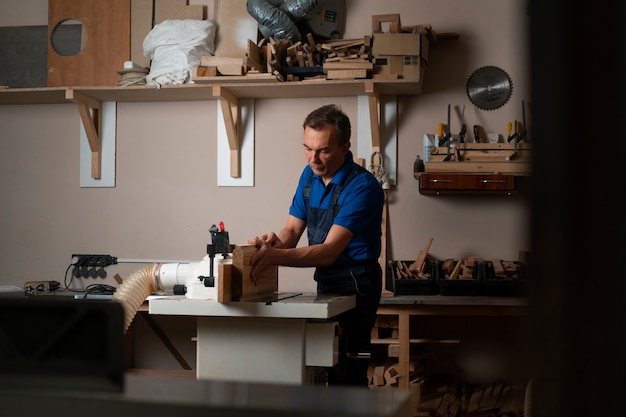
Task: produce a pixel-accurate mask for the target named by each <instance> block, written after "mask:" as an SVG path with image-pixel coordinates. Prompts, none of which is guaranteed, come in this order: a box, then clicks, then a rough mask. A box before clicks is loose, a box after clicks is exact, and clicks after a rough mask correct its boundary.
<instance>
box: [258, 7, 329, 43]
mask: <svg viewBox="0 0 626 417" xmlns="http://www.w3.org/2000/svg"><path fill="white" fill-rule="evenodd" d="M315 6H317V0H286V1H283V0H248V1H247V2H246V9H247V10H248V13H249V14H250V16H252V17H253V18H254V19H256V21H257V22H258V23H259V31H260V32H261V34H262V35H263V36H264V37H265V38H269V37H272V38H274V39H275V40H277V41H279V40H283V39H291V40H292V41H293V42H297V41H299V40H300V39H301V35H300V31H299V30H298V28H297V26H296V22H298V21H300V20H302V19H304V18H305V16H306V15H307V14H308V13H309V12H311V10H313V9H314V8H315Z"/></svg>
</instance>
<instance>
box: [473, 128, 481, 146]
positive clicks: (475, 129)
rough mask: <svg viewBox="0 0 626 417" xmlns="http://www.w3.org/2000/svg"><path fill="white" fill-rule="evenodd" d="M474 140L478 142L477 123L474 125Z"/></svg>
mask: <svg viewBox="0 0 626 417" xmlns="http://www.w3.org/2000/svg"><path fill="white" fill-rule="evenodd" d="M474 142H476V143H480V133H479V131H478V125H474Z"/></svg>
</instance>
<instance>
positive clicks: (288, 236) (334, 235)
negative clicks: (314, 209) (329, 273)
mask: <svg viewBox="0 0 626 417" xmlns="http://www.w3.org/2000/svg"><path fill="white" fill-rule="evenodd" d="M299 222H300V223H299ZM302 225H304V226H306V224H304V222H302V221H301V220H299V219H297V218H295V217H292V216H289V220H288V221H287V225H286V226H285V227H284V228H283V230H281V231H280V232H279V234H278V236H280V242H281V243H275V244H274V245H273V246H272V244H271V242H268V241H267V240H266V242H265V244H261V245H259V243H260V242H259V243H257V246H258V247H259V250H258V251H257V252H256V253H255V254H254V256H253V257H252V259H251V264H252V269H251V271H250V276H251V278H252V280H253V281H254V280H255V279H256V278H257V277H258V276H259V274H260V273H261V272H262V271H263V269H265V268H266V267H268V266H272V265H283V266H295V267H313V266H325V265H331V264H332V263H333V262H334V261H335V259H337V257H338V256H339V254H341V252H342V251H343V250H344V249H345V248H346V246H348V243H350V240H351V239H352V237H353V234H352V232H350V231H349V230H348V229H346V228H344V227H342V226H338V225H333V226H332V227H331V228H330V231H329V232H328V235H327V236H326V239H325V240H324V242H323V243H320V244H317V245H311V246H303V247H299V248H296V247H294V246H295V244H297V241H298V240H299V236H301V235H302V232H303V231H304V227H302V228H300V227H301V226H302ZM298 231H300V232H299V234H298V233H297V232H298ZM294 232H295V235H297V236H298V239H296V241H295V243H293V238H294ZM267 236H268V240H272V237H271V234H270V235H267ZM283 238H284V240H283ZM277 240H278V237H277ZM287 243H293V245H292V246H288V245H287Z"/></svg>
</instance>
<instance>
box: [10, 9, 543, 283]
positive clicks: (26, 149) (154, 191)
mask: <svg viewBox="0 0 626 417" xmlns="http://www.w3.org/2000/svg"><path fill="white" fill-rule="evenodd" d="M8 3H10V4H8ZM192 3H195V4H201V3H202V2H199V1H195V2H192ZM207 4H208V2H207ZM346 4H347V14H348V22H347V24H346V32H345V37H346V38H348V37H362V36H363V35H366V34H370V32H371V15H373V14H383V13H396V12H397V13H400V14H401V18H402V23H403V24H404V25H414V24H421V23H430V24H432V26H433V28H434V29H435V31H436V32H438V33H444V32H457V33H460V34H461V38H460V39H459V40H457V41H441V42H439V43H437V44H435V45H433V46H432V47H431V53H430V64H429V66H428V67H427V69H426V77H425V82H424V93H423V94H422V95H420V96H416V97H410V96H403V97H399V98H398V167H399V168H398V185H397V187H395V188H394V189H393V190H391V192H390V207H389V221H390V225H389V238H390V243H389V257H390V258H391V259H412V258H414V257H415V256H417V253H418V251H419V249H420V248H421V247H423V245H424V244H425V242H426V240H427V239H428V238H429V237H433V238H434V243H433V246H432V247H431V253H432V254H433V255H434V256H436V257H439V258H447V257H455V258H459V257H465V256H482V257H486V258H491V257H500V258H505V259H515V258H516V257H517V253H518V250H527V249H529V243H528V240H529V238H528V210H527V207H526V202H525V200H524V199H523V198H522V197H520V196H514V197H500V196H498V197H486V196H480V197H459V196H455V197H450V196H448V197H427V196H422V195H420V194H419V193H418V191H417V187H418V183H417V181H416V180H414V179H413V176H412V167H413V160H414V159H415V156H416V155H417V154H422V137H423V135H424V134H425V133H433V132H434V131H435V129H436V126H437V123H439V122H445V117H446V107H447V105H448V104H451V105H452V106H460V107H463V106H465V118H466V120H467V123H468V125H472V124H479V125H481V126H484V127H485V129H486V130H488V131H492V132H499V133H501V134H505V133H506V132H505V126H506V123H507V122H508V121H512V120H515V119H518V120H519V119H521V102H522V100H526V102H527V103H530V102H531V100H530V97H529V96H528V93H527V92H528V90H529V79H528V78H529V77H528V71H527V67H526V65H527V60H526V50H525V49H526V43H525V40H526V39H525V24H526V23H527V16H526V14H525V11H524V7H525V1H524V0H515V1H501V0H471V1H468V0H419V1H407V0H404V1H400V0H388V1H385V2H380V1H376V0H367V1H366V0H358V1H357V0H347V1H346ZM46 16H47V1H45V0H37V1H35V0H31V1H21V2H17V1H14V2H2V3H0V26H18V25H42V24H46ZM483 65H498V66H500V67H502V68H504V69H505V70H506V71H507V72H508V73H509V74H510V75H511V77H512V79H513V83H514V93H513V96H512V98H511V100H510V102H509V103H507V104H506V105H505V106H504V107H502V108H500V109H498V110H496V111H491V112H486V111H481V110H478V109H476V108H475V107H473V106H472V105H471V104H470V103H469V100H468V99H467V97H466V95H465V81H466V79H467V77H468V76H469V74H470V73H471V72H472V71H473V70H474V69H476V68H478V67H480V66H483ZM330 101H332V102H337V103H339V104H341V105H342V107H343V108H344V109H345V110H346V111H347V112H348V114H349V115H350V116H351V117H352V118H353V124H354V125H355V126H356V124H357V120H356V117H357V99H356V98H333V97H328V98H320V99H266V100H257V101H256V102H255V116H256V117H255V146H256V151H255V152H256V155H255V157H256V166H255V186H254V187H217V185H216V183H217V180H216V178H217V175H216V166H215V165H216V156H215V154H216V127H215V126H216V102H214V101H207V102H193V103H145V104H135V103H120V104H119V105H118V126H117V161H116V177H117V185H116V187H115V188H110V189H90V188H80V186H79V123H80V121H79V116H78V112H77V111H76V108H75V106H74V105H72V104H63V105H33V106H10V105H4V106H0V126H1V128H0V174H1V175H0V195H1V198H2V204H1V205H0V245H1V248H2V250H1V251H0V265H1V268H0V285H8V284H12V285H22V284H23V282H24V281H28V280H34V279H57V280H61V279H62V277H63V274H64V272H65V269H66V267H67V266H68V264H69V262H70V261H71V254H72V253H108V254H111V255H113V256H117V257H119V258H141V259H191V260H199V259H200V258H202V256H203V255H204V253H205V247H206V244H207V243H208V242H209V241H210V237H209V234H208V229H209V227H210V226H211V225H212V224H214V223H217V222H219V221H224V223H225V224H226V227H227V229H228V231H229V232H230V238H231V243H243V242H244V241H245V239H247V238H249V237H251V236H253V235H256V234H259V233H263V232H266V231H269V230H277V229H279V228H280V227H281V226H282V224H283V222H284V221H285V218H286V215H287V209H288V205H289V203H290V200H291V196H292V193H293V189H294V186H295V183H296V180H297V177H298V175H299V173H300V171H301V169H302V167H303V165H304V157H303V155H302V150H301V148H302V145H301V127H300V125H301V121H302V119H303V117H304V116H305V115H306V113H307V112H308V111H310V110H311V109H312V108H314V107H316V106H318V105H320V104H323V103H326V102H330ZM529 113H530V112H529ZM452 130H453V131H457V130H458V121H457V119H456V118H455V117H454V114H453V118H452ZM355 133H356V132H355ZM139 267H141V265H136V264H132V265H128V264H126V265H120V266H115V267H111V268H109V278H107V280H106V281H105V282H106V283H110V284H112V283H113V280H112V279H111V278H110V277H111V276H112V275H113V274H114V273H116V272H119V273H120V274H121V275H122V276H124V275H125V274H128V273H130V272H132V271H133V270H134V269H137V268H139ZM310 276H311V273H310V270H308V269H306V270H298V271H294V270H291V269H287V268H284V269H281V272H280V286H281V290H283V291H290V290H303V291H304V290H312V289H313V288H314V287H313V285H312V279H311V278H310ZM93 282H100V281H94V280H92V279H87V280H83V281H82V282H80V283H78V284H77V285H78V286H79V287H80V286H81V285H85V284H90V283H93Z"/></svg>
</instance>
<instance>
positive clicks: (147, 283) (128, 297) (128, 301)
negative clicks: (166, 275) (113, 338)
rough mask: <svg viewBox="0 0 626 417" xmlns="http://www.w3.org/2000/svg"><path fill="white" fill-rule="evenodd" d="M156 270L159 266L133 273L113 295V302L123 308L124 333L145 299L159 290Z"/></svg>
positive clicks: (149, 266) (147, 267) (153, 265)
mask: <svg viewBox="0 0 626 417" xmlns="http://www.w3.org/2000/svg"><path fill="white" fill-rule="evenodd" d="M158 268H159V264H152V265H147V266H145V267H143V268H141V269H139V270H137V271H135V272H133V273H132V274H131V275H130V276H129V277H128V278H126V279H125V280H124V282H122V284H121V285H120V286H119V287H117V289H116V290H115V292H114V293H113V300H114V301H118V302H119V303H120V304H122V307H123V308H124V333H126V331H127V330H128V328H129V327H130V324H131V323H132V322H133V319H134V318H135V315H136V314H137V311H138V310H139V307H141V305H142V304H143V302H144V301H146V298H147V297H148V296H149V295H150V294H152V293H154V292H156V291H157V290H159V289H158V288H157V286H156V283H155V282H156V278H155V277H156V275H155V274H156V273H157V270H158Z"/></svg>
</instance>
